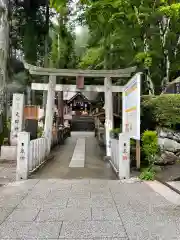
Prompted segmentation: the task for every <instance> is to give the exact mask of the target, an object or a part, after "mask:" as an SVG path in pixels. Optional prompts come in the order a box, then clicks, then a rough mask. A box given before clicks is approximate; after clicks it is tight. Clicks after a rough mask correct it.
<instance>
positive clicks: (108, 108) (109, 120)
mask: <svg viewBox="0 0 180 240" xmlns="http://www.w3.org/2000/svg"><path fill="white" fill-rule="evenodd" d="M104 95H105V116H106V117H105V129H106V157H111V138H110V131H111V130H112V129H113V123H114V121H113V98H112V80H111V78H105V79H104Z"/></svg>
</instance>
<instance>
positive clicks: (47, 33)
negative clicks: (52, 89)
mask: <svg viewBox="0 0 180 240" xmlns="http://www.w3.org/2000/svg"><path fill="white" fill-rule="evenodd" d="M48 38H49V0H46V36H45V44H44V67H45V68H47V67H49V60H48V56H49V48H48ZM48 81H49V78H48V77H45V83H47V82H48ZM46 103H47V91H43V108H44V114H45V112H46Z"/></svg>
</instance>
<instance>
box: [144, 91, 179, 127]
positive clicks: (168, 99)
mask: <svg viewBox="0 0 180 240" xmlns="http://www.w3.org/2000/svg"><path fill="white" fill-rule="evenodd" d="M141 112H142V113H141V114H142V116H141V121H142V128H143V129H144V130H146V129H155V127H156V126H161V127H168V128H172V129H173V128H176V127H177V126H178V125H179V124H180V95H179V94H163V95H160V96H154V97H150V98H149V97H148V98H147V97H144V98H143V100H142V104H141Z"/></svg>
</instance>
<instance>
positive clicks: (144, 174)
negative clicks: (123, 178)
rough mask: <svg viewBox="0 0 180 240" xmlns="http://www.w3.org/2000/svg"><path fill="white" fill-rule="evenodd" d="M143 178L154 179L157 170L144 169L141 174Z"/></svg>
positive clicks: (140, 176)
mask: <svg viewBox="0 0 180 240" xmlns="http://www.w3.org/2000/svg"><path fill="white" fill-rule="evenodd" d="M139 178H140V179H141V180H146V181H152V180H154V178H155V172H154V171H153V170H149V168H148V169H144V170H143V171H142V172H141V174H140V175H139Z"/></svg>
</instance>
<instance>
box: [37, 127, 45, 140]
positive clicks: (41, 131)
mask: <svg viewBox="0 0 180 240" xmlns="http://www.w3.org/2000/svg"><path fill="white" fill-rule="evenodd" d="M43 131H44V129H43V127H38V133H37V136H38V138H41V137H42V135H43Z"/></svg>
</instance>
